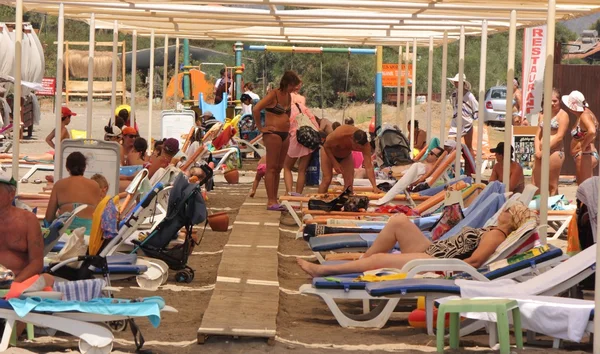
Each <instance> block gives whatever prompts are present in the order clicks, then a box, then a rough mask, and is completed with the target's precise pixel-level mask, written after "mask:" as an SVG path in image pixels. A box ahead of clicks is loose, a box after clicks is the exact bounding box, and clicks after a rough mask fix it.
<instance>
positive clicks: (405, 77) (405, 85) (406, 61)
mask: <svg viewBox="0 0 600 354" xmlns="http://www.w3.org/2000/svg"><path fill="white" fill-rule="evenodd" d="M405 52H406V54H404V56H405V57H406V60H405V64H406V65H405V66H404V79H405V80H404V126H402V127H400V130H402V131H404V129H406V123H407V119H408V114H407V113H408V112H407V111H406V110H407V108H408V63H409V62H410V59H408V54H409V53H410V47H409V46H408V42H406V50H405ZM413 70H414V68H413ZM413 85H414V82H413ZM411 153H412V151H411Z"/></svg>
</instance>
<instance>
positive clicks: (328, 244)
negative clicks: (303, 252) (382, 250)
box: [308, 234, 377, 252]
mask: <svg viewBox="0 0 600 354" xmlns="http://www.w3.org/2000/svg"><path fill="white" fill-rule="evenodd" d="M361 235H365V234H348V235H346V236H324V237H323V236H322V237H311V238H310V240H309V241H308V244H309V245H310V249H311V250H313V251H317V252H318V251H330V250H335V249H340V248H354V247H369V241H368V240H365V239H364V238H362V237H361ZM374 235H375V237H377V234H374Z"/></svg>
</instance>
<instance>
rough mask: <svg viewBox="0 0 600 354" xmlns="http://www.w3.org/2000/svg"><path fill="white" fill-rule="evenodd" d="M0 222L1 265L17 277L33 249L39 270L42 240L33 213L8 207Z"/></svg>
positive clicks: (41, 258) (41, 264) (28, 260)
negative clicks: (1, 226) (36, 254)
mask: <svg viewBox="0 0 600 354" xmlns="http://www.w3.org/2000/svg"><path fill="white" fill-rule="evenodd" d="M94 183H95V182H94ZM0 224H1V225H4V227H3V228H2V229H0V260H1V261H0V262H1V263H2V265H3V266H5V267H6V268H8V269H10V270H12V271H13V273H15V275H16V276H17V278H19V274H21V272H22V271H23V269H25V268H26V267H27V266H28V265H29V264H30V262H31V261H30V257H31V256H30V254H31V252H32V251H35V252H39V268H40V269H39V270H40V271H41V268H42V266H43V248H44V242H43V239H42V236H41V230H39V221H38V220H37V218H36V216H35V214H33V213H31V212H29V211H26V210H23V209H19V208H16V207H10V208H8V209H7V210H6V211H5V212H4V213H2V214H1V215H0ZM33 228H37V229H38V231H37V235H34V234H33V233H35V230H34V229H33ZM29 233H32V235H29ZM30 236H31V237H30Z"/></svg>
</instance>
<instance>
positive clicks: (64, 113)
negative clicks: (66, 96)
mask: <svg viewBox="0 0 600 354" xmlns="http://www.w3.org/2000/svg"><path fill="white" fill-rule="evenodd" d="M60 115H61V117H75V116H76V115H77V113H75V112H73V111H71V110H70V109H69V107H62V108H61V109H60Z"/></svg>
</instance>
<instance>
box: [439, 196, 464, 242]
mask: <svg viewBox="0 0 600 354" xmlns="http://www.w3.org/2000/svg"><path fill="white" fill-rule="evenodd" d="M464 218H465V215H464V214H463V211H462V208H461V207H460V204H459V203H454V204H451V205H446V206H445V207H444V210H443V211H442V216H441V217H440V218H439V219H438V221H436V222H435V224H434V225H433V229H431V241H432V242H435V241H437V240H439V239H440V238H441V237H442V236H444V234H445V233H446V232H448V231H449V230H450V229H451V228H453V227H454V226H456V225H457V224H458V223H459V222H460V221H461V220H462V219H464Z"/></svg>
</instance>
